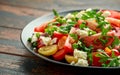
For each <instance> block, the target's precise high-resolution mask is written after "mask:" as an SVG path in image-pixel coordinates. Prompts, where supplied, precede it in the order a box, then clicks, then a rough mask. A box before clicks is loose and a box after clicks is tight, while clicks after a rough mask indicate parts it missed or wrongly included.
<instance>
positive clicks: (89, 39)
mask: <svg viewBox="0 0 120 75" xmlns="http://www.w3.org/2000/svg"><path fill="white" fill-rule="evenodd" d="M95 40H96V41H95ZM83 42H84V43H85V44H86V46H87V47H89V46H91V45H92V46H93V47H94V50H97V49H104V47H103V46H102V43H101V42H100V40H98V39H97V37H96V36H88V37H85V38H84V39H83Z"/></svg>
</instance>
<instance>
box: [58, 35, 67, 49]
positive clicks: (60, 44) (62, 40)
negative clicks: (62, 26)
mask: <svg viewBox="0 0 120 75" xmlns="http://www.w3.org/2000/svg"><path fill="white" fill-rule="evenodd" d="M66 39H67V37H66V36H63V37H62V38H61V39H59V41H58V49H63V47H64V44H65V41H66Z"/></svg>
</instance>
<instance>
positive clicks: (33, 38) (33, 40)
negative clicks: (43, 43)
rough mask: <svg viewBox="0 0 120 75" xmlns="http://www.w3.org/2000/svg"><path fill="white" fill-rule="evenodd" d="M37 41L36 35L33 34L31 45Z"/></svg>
mask: <svg viewBox="0 0 120 75" xmlns="http://www.w3.org/2000/svg"><path fill="white" fill-rule="evenodd" d="M37 39H38V38H37V37H36V33H33V35H32V40H31V43H33V42H36V41H37Z"/></svg>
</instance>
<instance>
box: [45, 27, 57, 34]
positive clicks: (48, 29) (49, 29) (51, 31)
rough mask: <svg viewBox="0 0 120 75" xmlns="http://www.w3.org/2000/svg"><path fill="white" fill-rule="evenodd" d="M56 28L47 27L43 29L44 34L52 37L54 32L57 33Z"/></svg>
mask: <svg viewBox="0 0 120 75" xmlns="http://www.w3.org/2000/svg"><path fill="white" fill-rule="evenodd" d="M57 29H58V28H57V26H48V27H47V28H46V29H45V32H46V33H48V34H49V35H51V36H52V35H53V32H54V31H57Z"/></svg>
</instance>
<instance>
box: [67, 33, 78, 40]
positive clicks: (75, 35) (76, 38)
mask: <svg viewBox="0 0 120 75" xmlns="http://www.w3.org/2000/svg"><path fill="white" fill-rule="evenodd" d="M69 35H70V36H71V37H72V38H73V39H75V40H78V35H77V34H69Z"/></svg>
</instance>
